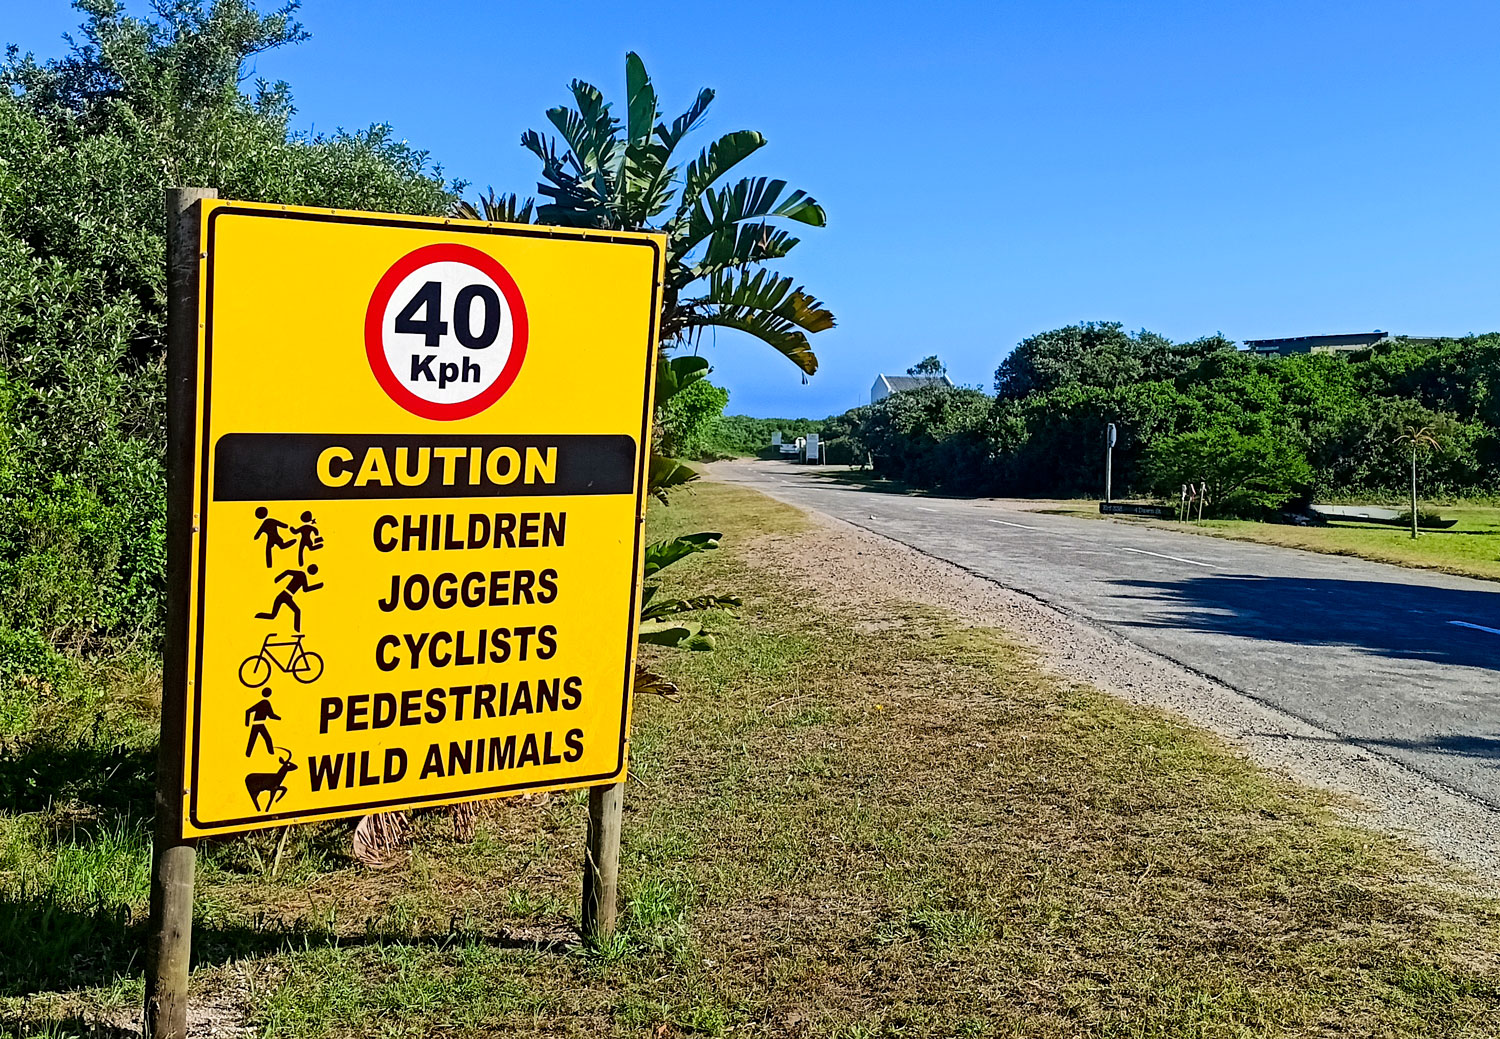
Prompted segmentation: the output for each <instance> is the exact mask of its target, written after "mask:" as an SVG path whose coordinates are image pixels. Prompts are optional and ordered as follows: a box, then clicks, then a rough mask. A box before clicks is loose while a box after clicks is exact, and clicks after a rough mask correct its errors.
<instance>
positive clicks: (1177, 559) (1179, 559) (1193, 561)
mask: <svg viewBox="0 0 1500 1039" xmlns="http://www.w3.org/2000/svg"><path fill="white" fill-rule="evenodd" d="M1120 551H1121V552H1138V553H1140V554H1141V555H1143V556H1155V557H1156V558H1158V559H1170V560H1172V561H1173V562H1176V563H1187V564H1189V565H1190V566H1204V567H1207V568H1208V569H1210V570H1213V569H1215V567H1214V565H1213V564H1212V563H1200V562H1199V561H1198V560H1196V559H1183V558H1182V557H1181V556H1165V555H1162V554H1161V553H1160V552H1147V551H1146V550H1145V549H1144V548H1125V547H1124V546H1123V545H1122V546H1121V547H1120ZM1497 634H1500V632H1497Z"/></svg>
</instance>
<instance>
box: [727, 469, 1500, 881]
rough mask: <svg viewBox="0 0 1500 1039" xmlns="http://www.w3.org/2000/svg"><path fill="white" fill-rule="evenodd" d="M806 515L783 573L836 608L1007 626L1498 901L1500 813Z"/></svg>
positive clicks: (1002, 593)
mask: <svg viewBox="0 0 1500 1039" xmlns="http://www.w3.org/2000/svg"><path fill="white" fill-rule="evenodd" d="M733 465H734V463H717V464H715V465H711V466H708V467H706V471H705V476H706V477H707V478H709V479H720V480H725V479H726V478H727V482H738V481H735V480H734V479H733V476H732V470H727V469H726V466H733ZM808 515H809V516H810V518H811V522H812V523H813V524H814V526H815V532H814V533H812V534H803V535H799V536H798V537H797V538H796V539H795V541H796V544H795V546H790V545H789V546H786V550H784V551H780V552H779V553H778V554H777V556H776V558H777V560H778V564H777V565H778V567H779V568H780V569H782V570H784V571H785V572H787V573H788V575H789V576H795V577H796V578H797V579H799V580H801V581H804V582H806V583H807V584H809V585H811V586H813V587H815V588H817V589H818V590H819V594H820V596H826V597H827V599H828V601H829V602H830V603H834V604H843V605H846V606H848V605H857V604H858V603H860V602H861V601H875V600H877V599H881V598H889V597H892V596H898V597H901V598H906V599H910V600H912V601H914V602H920V603H925V604H927V605H931V606H935V607H940V608H944V609H948V610H951V611H953V612H954V613H955V614H956V615H957V616H959V617H961V618H962V619H963V620H965V621H966V622H968V623H971V624H975V625H985V626H993V627H997V628H999V629H1001V630H1002V631H1004V632H1005V633H1006V634H1008V635H1009V636H1011V637H1012V638H1014V639H1016V640H1017V641H1018V642H1020V643H1022V644H1024V645H1026V646H1029V647H1030V648H1032V649H1033V650H1035V651H1036V652H1037V653H1039V654H1040V656H1041V657H1042V659H1043V660H1044V661H1045V663H1046V666H1047V667H1048V668H1049V669H1050V670H1052V671H1053V672H1055V673H1056V674H1058V675H1060V676H1062V677H1065V678H1067V679H1069V680H1072V681H1076V682H1080V683H1087V684H1089V685H1092V686H1095V687H1097V688H1099V689H1102V690H1104V691H1106V692H1108V693H1110V694H1112V695H1114V696H1118V697H1120V698H1121V699H1124V700H1126V701H1129V702H1131V703H1136V704H1143V705H1148V706H1152V707H1157V708H1161V709H1164V710H1168V711H1172V712H1174V713H1176V714H1178V715H1181V716H1182V717H1184V718H1186V719H1188V720H1189V721H1191V722H1193V723H1194V724H1197V725H1200V726H1203V727H1205V728H1207V729H1210V730H1212V731H1213V732H1215V733H1217V734H1219V735H1220V736H1221V737H1223V738H1224V739H1226V740H1228V741H1229V742H1230V743H1231V744H1232V745H1233V746H1235V747H1236V748H1238V749H1239V750H1240V751H1241V752H1243V753H1244V754H1246V755H1247V756H1248V757H1250V758H1251V759H1252V760H1254V761H1256V762H1257V763H1259V764H1261V765H1263V766H1266V767H1270V768H1272V769H1275V770H1277V771H1279V772H1281V773H1283V774H1286V775H1289V776H1291V777H1293V778H1295V779H1297V780H1298V781H1300V782H1304V783H1307V784H1309V785H1311V786H1315V787H1318V788H1321V789H1324V790H1328V791H1332V792H1334V793H1337V794H1340V795H1344V796H1343V797H1341V799H1340V803H1341V805H1342V809H1341V810H1342V812H1343V813H1344V814H1345V816H1346V817H1347V818H1349V819H1350V820H1351V821H1355V822H1358V823H1361V824H1363V825H1367V826H1372V827H1375V828H1378V829H1381V830H1385V831H1387V832H1394V833H1397V834H1399V835H1402V836H1404V837H1406V838H1408V839H1410V840H1411V841H1413V843H1415V844H1417V845H1418V846H1420V847H1422V848H1424V849H1425V850H1426V851H1428V852H1429V853H1430V854H1432V855H1434V856H1435V857H1436V858H1438V859H1439V860H1440V861H1443V862H1445V863H1448V864H1452V865H1457V866H1461V867H1464V868H1466V869H1468V870H1471V871H1473V872H1474V873H1475V874H1476V875H1477V879H1479V881H1480V882H1481V884H1482V885H1483V886H1484V887H1485V888H1487V889H1488V890H1490V891H1491V892H1500V812H1496V811H1494V810H1493V809H1491V808H1489V807H1488V806H1486V805H1484V804H1483V803H1481V802H1479V801H1477V800H1474V799H1471V798H1469V797H1467V796H1465V795H1463V794H1461V793H1458V792H1455V791H1454V790H1452V789H1450V788H1448V787H1445V786H1444V785H1442V784H1441V783H1438V782H1435V781H1433V780H1431V779H1429V778H1427V777H1425V776H1423V775H1421V774H1419V773H1417V772H1416V771H1414V770H1412V769H1409V768H1406V767H1405V766H1403V765H1401V764H1399V763H1398V762H1395V761H1392V760H1390V759H1389V758H1385V757H1381V756H1376V755H1372V754H1370V753H1368V752H1366V751H1364V750H1362V749H1361V748H1359V747H1357V746H1353V745H1350V744H1349V743H1347V742H1344V741H1343V740H1342V739H1340V738H1339V737H1338V736H1336V735H1334V734H1331V733H1329V732H1327V731H1325V730H1323V729H1320V728H1318V727H1316V726H1314V725H1311V724H1308V723H1307V722H1305V721H1303V720H1301V719H1298V718H1296V717H1293V716H1292V715H1290V714H1287V713H1284V712H1282V711H1279V710H1277V709H1275V708H1274V707H1271V706H1268V705H1266V704H1265V703H1262V702H1260V701H1258V700H1255V699H1252V698H1251V697H1249V696H1246V695H1244V694H1243V693H1241V692H1239V691H1237V690H1235V689H1233V688H1230V687H1229V686H1226V685H1224V684H1222V683H1220V682H1216V681H1213V680H1212V679H1210V678H1207V677H1206V676H1204V675H1202V674H1199V673H1197V672H1195V671H1193V670H1191V669H1189V668H1187V667H1184V666H1182V665H1180V664H1177V663H1175V662H1173V661H1171V660H1168V659H1165V658H1163V657H1161V656H1158V655H1156V654H1153V653H1150V652H1148V651H1146V650H1144V649H1142V648H1141V647H1139V646H1137V645H1135V644H1134V643H1131V642H1129V641H1127V640H1126V639H1124V638H1122V637H1120V636H1119V635H1116V634H1114V633H1113V632H1110V631H1107V630H1105V629H1103V628H1101V627H1098V626H1096V625H1094V624H1092V623H1090V622H1089V621H1087V620H1086V619H1084V618H1082V617H1079V616H1077V615H1075V614H1072V613H1071V612H1069V611H1067V610H1066V609H1062V608H1059V607H1057V606H1054V605H1050V604H1047V603H1044V602H1041V601H1040V600H1038V599H1036V598H1033V597H1032V596H1029V595H1026V594H1024V593H1022V592H1019V591H1016V590H1014V589H1011V588H1007V587H1005V586H1004V585H1002V584H1000V583H998V582H996V581H994V580H992V579H989V578H986V577H980V576H977V575H975V574H973V573H970V572H969V571H967V570H965V569H963V568H962V567H960V566H958V565H955V564H953V563H949V562H946V561H943V560H940V559H936V558H933V557H931V556H928V555H926V554H924V553H923V552H921V551H919V550H917V549H915V548H912V547H910V546H908V545H905V544H902V543H901V542H899V541H895V540H893V539H891V538H888V537H885V536H883V535H880V534H876V533H874V532H872V531H869V530H866V529H863V528H861V527H859V526H856V525H855V524H852V523H849V522H846V521H844V520H840V519H835V518H832V517H829V516H826V515H823V514H821V513H818V512H809V513H808ZM813 545H815V546H816V549H815V550H814V549H813V548H812V546H813Z"/></svg>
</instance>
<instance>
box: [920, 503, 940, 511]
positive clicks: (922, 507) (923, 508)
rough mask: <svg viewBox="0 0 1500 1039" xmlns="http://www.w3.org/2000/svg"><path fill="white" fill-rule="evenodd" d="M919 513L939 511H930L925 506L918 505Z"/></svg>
mask: <svg viewBox="0 0 1500 1039" xmlns="http://www.w3.org/2000/svg"><path fill="white" fill-rule="evenodd" d="M917 511H918V512H936V511H937V509H929V508H926V507H925V506H922V505H918V506H917Z"/></svg>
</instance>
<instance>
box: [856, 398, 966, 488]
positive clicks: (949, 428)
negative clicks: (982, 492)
mask: <svg viewBox="0 0 1500 1039" xmlns="http://www.w3.org/2000/svg"><path fill="white" fill-rule="evenodd" d="M991 404H992V402H991V400H990V398H989V397H988V396H986V395H985V394H983V393H980V392H979V391H978V390H965V389H951V388H949V387H946V386H929V387H924V388H922V389H919V390H908V391H906V392H904V393H893V394H891V395H890V396H889V397H884V398H882V399H880V400H878V401H876V402H875V403H874V404H870V405H867V407H866V409H865V414H864V419H863V421H862V422H861V428H860V433H859V438H860V440H861V441H862V442H863V443H864V444H865V445H866V446H867V447H868V449H869V451H870V452H871V453H872V454H873V455H874V456H875V467H876V469H877V470H878V471H879V472H881V473H882V474H884V475H886V476H889V477H891V478H893V479H897V480H905V481H909V482H912V483H916V484H919V485H923V486H929V487H942V488H946V489H948V490H953V491H959V492H966V491H969V490H973V489H975V488H977V487H978V486H980V485H981V484H982V483H983V481H984V480H985V478H986V476H987V472H986V464H985V463H986V460H987V457H988V454H989V449H988V446H987V444H986V441H985V436H984V434H985V427H986V422H987V420H988V418H989V414H990V408H991Z"/></svg>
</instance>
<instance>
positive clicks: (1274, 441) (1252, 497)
mask: <svg viewBox="0 0 1500 1039" xmlns="http://www.w3.org/2000/svg"><path fill="white" fill-rule="evenodd" d="M1144 469H1145V477H1146V480H1147V481H1148V485H1149V486H1150V488H1151V489H1152V490H1154V491H1155V492H1156V493H1157V494H1158V495H1160V496H1161V497H1163V498H1176V497H1178V496H1179V495H1180V493H1181V488H1182V486H1183V485H1184V484H1192V485H1193V486H1195V487H1198V486H1201V485H1202V484H1204V483H1207V484H1208V501H1207V505H1206V506H1205V508H1206V512H1207V514H1209V515H1214V516H1242V517H1246V518H1252V519H1255V518H1259V517H1261V516H1262V515H1264V514H1265V513H1266V512H1269V511H1272V510H1276V509H1281V508H1283V507H1285V506H1286V504H1287V503H1288V502H1289V501H1290V500H1291V499H1292V498H1294V497H1297V496H1298V495H1300V494H1303V493H1305V492H1306V490H1307V487H1308V485H1309V484H1310V483H1311V481H1312V467H1311V466H1309V465H1308V464H1307V459H1306V458H1304V457H1303V455H1302V453H1301V451H1299V450H1298V449H1297V447H1296V446H1295V445H1293V444H1291V443H1288V442H1287V440H1286V439H1285V438H1283V437H1278V436H1276V435H1274V434H1272V433H1256V434H1253V435H1250V436H1246V435H1245V434H1243V433H1240V432H1238V431H1237V430H1234V429H1230V428H1228V427H1225V426H1219V427H1215V428H1213V429H1207V430H1200V431H1196V432H1192V433H1181V434H1179V435H1177V436H1174V437H1168V438H1165V439H1163V440H1161V441H1159V442H1157V443H1155V444H1152V445H1151V447H1150V448H1149V449H1148V450H1147V453H1146V458H1145V465H1144Z"/></svg>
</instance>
